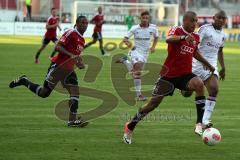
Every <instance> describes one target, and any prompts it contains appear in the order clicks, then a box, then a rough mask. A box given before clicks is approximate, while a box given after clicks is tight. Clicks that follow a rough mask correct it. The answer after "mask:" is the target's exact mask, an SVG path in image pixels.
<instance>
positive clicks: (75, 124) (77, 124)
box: [67, 120, 89, 128]
mask: <svg viewBox="0 0 240 160" xmlns="http://www.w3.org/2000/svg"><path fill="white" fill-rule="evenodd" d="M88 124H89V123H88V122H86V121H82V120H75V121H68V123H67V125H68V127H80V128H83V127H86V126H87V125H88Z"/></svg>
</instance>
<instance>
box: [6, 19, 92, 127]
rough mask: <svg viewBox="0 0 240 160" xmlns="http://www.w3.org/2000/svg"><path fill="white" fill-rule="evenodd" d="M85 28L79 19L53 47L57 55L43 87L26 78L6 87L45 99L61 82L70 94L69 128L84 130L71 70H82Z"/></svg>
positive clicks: (83, 22)
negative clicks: (31, 93) (78, 112)
mask: <svg viewBox="0 0 240 160" xmlns="http://www.w3.org/2000/svg"><path fill="white" fill-rule="evenodd" d="M87 26H88V21H87V19H86V17H85V16H79V17H78V18H77V20H76V24H75V28H74V29H69V30H67V31H66V32H65V33H64V34H63V36H62V37H61V38H60V40H59V41H58V43H57V44H56V47H55V49H56V51H58V54H57V55H56V56H54V57H53V58H52V63H51V65H50V67H49V68H48V73H47V75H46V78H45V81H44V83H43V86H40V85H38V84H35V83H33V82H31V81H30V80H29V79H28V78H27V76H25V75H23V76H21V77H19V78H17V79H16V80H14V81H12V82H11V83H10V84H9V87H10V88H15V87H17V86H22V85H23V86H25V87H27V88H28V89H29V90H30V91H32V92H33V93H34V94H36V95H37V96H39V97H42V98H46V97H48V96H49V95H50V94H51V93H52V90H53V89H54V88H55V86H56V85H57V83H58V82H61V84H62V85H63V87H64V88H66V89H67V91H68V92H69V94H70V100H69V108H70V112H69V121H68V126H79V127H83V126H85V125H87V122H84V121H82V120H81V119H78V118H77V109H78V100H79V87H78V81H77V75H76V73H75V71H74V70H73V67H74V64H76V65H77V66H78V68H79V69H82V68H84V64H83V63H82V61H81V58H80V57H79V55H80V54H81V52H82V50H83V47H84V43H85V40H84V38H83V33H84V32H85V31H86V29H87Z"/></svg>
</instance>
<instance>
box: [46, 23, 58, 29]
mask: <svg viewBox="0 0 240 160" xmlns="http://www.w3.org/2000/svg"><path fill="white" fill-rule="evenodd" d="M58 25H59V23H56V24H53V25H49V24H47V25H46V29H51V28H56V27H57V26H58Z"/></svg>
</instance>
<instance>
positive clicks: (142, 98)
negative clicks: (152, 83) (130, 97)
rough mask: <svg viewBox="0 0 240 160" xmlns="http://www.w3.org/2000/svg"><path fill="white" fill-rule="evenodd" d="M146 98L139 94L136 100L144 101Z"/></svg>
mask: <svg viewBox="0 0 240 160" xmlns="http://www.w3.org/2000/svg"><path fill="white" fill-rule="evenodd" d="M146 100H147V98H146V97H145V96H143V95H139V96H138V97H137V101H146Z"/></svg>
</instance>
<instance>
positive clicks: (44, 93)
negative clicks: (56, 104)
mask: <svg viewBox="0 0 240 160" xmlns="http://www.w3.org/2000/svg"><path fill="white" fill-rule="evenodd" d="M18 86H25V87H26V88H28V89H29V90H30V91H32V92H33V93H34V94H36V95H37V96H39V97H42V98H46V97H48V96H49V95H50V94H51V92H52V89H50V88H49V87H48V86H47V82H46V81H45V82H44V85H43V86H41V85H39V84H35V83H33V82H31V81H30V80H29V79H28V78H27V76H25V75H23V76H21V77H19V78H17V79H16V80H14V81H12V82H10V84H9V87H10V88H15V87H18Z"/></svg>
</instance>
